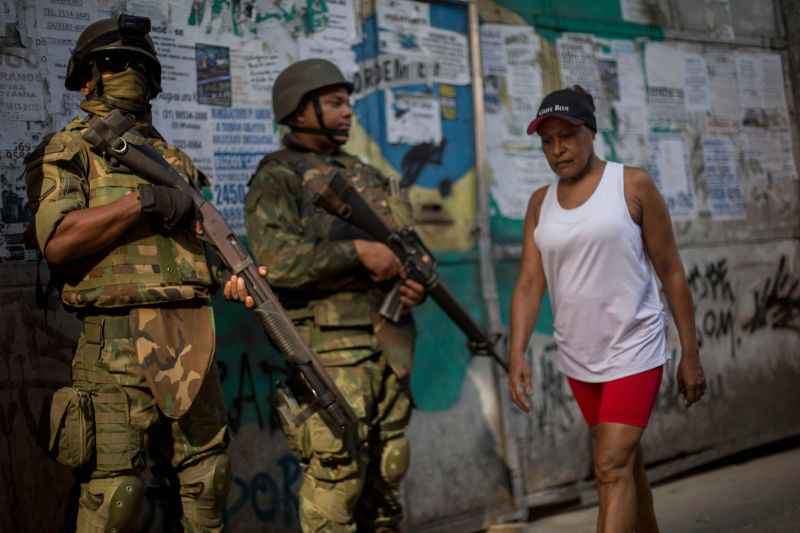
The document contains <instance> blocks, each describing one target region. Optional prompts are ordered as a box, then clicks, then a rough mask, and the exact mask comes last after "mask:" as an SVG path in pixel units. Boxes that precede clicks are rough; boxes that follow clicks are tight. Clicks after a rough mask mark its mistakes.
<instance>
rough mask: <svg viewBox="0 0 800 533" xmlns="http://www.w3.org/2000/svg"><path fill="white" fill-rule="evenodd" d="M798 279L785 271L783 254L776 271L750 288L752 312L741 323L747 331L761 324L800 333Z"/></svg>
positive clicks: (751, 330)
mask: <svg viewBox="0 0 800 533" xmlns="http://www.w3.org/2000/svg"><path fill="white" fill-rule="evenodd" d="M799 286H800V279H798V277H797V276H796V275H794V274H792V273H790V272H788V271H787V267H786V256H785V255H782V256H781V258H780V261H778V266H777V269H776V271H775V274H774V275H772V276H769V277H767V279H765V280H764V283H763V284H762V285H761V287H758V288H756V289H755V290H754V291H753V303H754V310H753V316H752V317H751V318H750V319H749V320H748V321H747V322H745V323H744V325H743V327H744V329H745V331H747V332H748V333H755V332H756V331H758V330H760V329H762V328H767V327H768V328H772V329H786V330H790V331H794V332H795V333H800V291H798V287H799Z"/></svg>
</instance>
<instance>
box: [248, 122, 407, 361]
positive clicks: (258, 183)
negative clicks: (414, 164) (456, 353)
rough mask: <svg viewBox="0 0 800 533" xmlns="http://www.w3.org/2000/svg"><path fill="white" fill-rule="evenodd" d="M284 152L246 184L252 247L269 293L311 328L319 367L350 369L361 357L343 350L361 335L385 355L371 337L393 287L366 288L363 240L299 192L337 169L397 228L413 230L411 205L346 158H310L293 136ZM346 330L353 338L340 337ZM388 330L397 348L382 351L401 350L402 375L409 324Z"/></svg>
mask: <svg viewBox="0 0 800 533" xmlns="http://www.w3.org/2000/svg"><path fill="white" fill-rule="evenodd" d="M284 145H285V146H286V148H285V150H282V151H279V152H275V153H273V154H268V155H267V156H265V157H264V159H263V160H262V161H261V163H260V164H259V166H258V169H257V170H256V173H255V174H254V175H253V177H252V178H251V180H250V186H249V190H248V193H247V198H246V201H245V224H246V227H247V236H248V240H249V242H250V247H251V249H252V251H253V253H254V255H255V257H256V259H257V260H258V262H259V263H260V264H264V265H267V266H268V267H269V277H268V280H269V282H270V285H272V286H273V287H274V288H275V289H276V292H277V293H278V296H279V297H280V299H281V303H282V304H283V305H284V307H285V308H286V309H287V311H288V312H289V314H290V316H292V317H293V318H294V319H295V322H296V323H299V324H303V323H306V322H308V321H309V320H310V321H312V322H313V323H314V326H315V327H314V329H313V332H312V334H311V338H310V344H311V347H312V348H313V349H314V350H316V351H317V352H318V353H319V354H320V356H321V357H322V359H323V361H325V362H326V363H327V364H348V363H352V362H354V361H353V360H352V358H353V357H355V358H357V357H358V355H354V353H356V352H354V351H352V350H351V351H350V352H348V350H350V349H351V348H356V347H363V346H365V344H366V343H365V342H364V339H362V338H360V335H359V333H358V331H359V330H361V331H362V332H364V331H365V332H366V334H367V336H368V337H370V338H371V339H372V340H371V342H372V343H373V347H377V346H375V344H376V343H380V348H381V349H382V350H383V351H384V352H386V350H387V348H389V347H388V346H387V345H385V344H386V343H384V342H383V339H381V338H379V339H378V340H376V339H375V335H374V333H375V330H376V329H380V328H381V324H380V323H379V321H380V320H381V319H380V318H379V317H378V315H377V309H378V308H379V306H380V302H381V301H382V299H383V296H384V295H385V294H386V292H387V291H388V290H389V289H390V288H391V283H389V284H388V285H387V284H381V285H378V284H376V283H375V282H373V281H372V280H371V278H370V276H369V273H368V272H367V270H366V269H365V268H364V267H363V266H362V265H361V262H360V261H359V259H358V255H357V254H356V250H355V245H354V243H353V240H354V239H355V238H367V237H365V236H363V235H360V234H359V233H358V230H357V229H356V228H354V227H352V226H350V225H349V224H347V223H346V222H343V221H341V220H339V219H338V218H336V217H334V216H332V215H329V214H328V213H326V212H324V211H322V210H321V209H319V208H316V207H315V206H314V205H313V203H312V199H311V198H312V196H311V191H310V190H308V189H307V188H304V187H303V174H304V173H305V172H308V171H312V170H313V169H315V168H320V167H322V168H328V167H330V166H335V167H338V168H339V169H341V172H342V174H343V175H344V176H345V177H346V178H347V179H349V180H350V181H351V183H353V185H354V186H355V187H356V188H357V189H358V190H359V192H361V194H362V195H364V197H365V198H366V199H367V201H368V202H369V203H370V204H371V205H372V207H373V208H374V209H375V210H376V211H377V212H378V214H379V215H380V216H381V217H382V218H383V219H384V220H385V221H386V222H387V223H388V224H389V225H390V226H394V227H397V226H399V225H407V224H410V223H411V205H410V203H409V201H408V198H407V197H406V196H405V195H404V194H402V193H401V191H400V189H399V185H398V183H397V181H396V180H394V182H393V180H392V179H390V178H387V177H386V176H384V175H383V174H381V172H380V171H378V170H377V169H375V168H374V167H371V166H369V165H366V164H364V163H362V162H361V160H359V159H358V158H357V157H355V156H352V155H350V154H347V153H345V152H344V151H339V152H338V153H336V154H334V155H330V156H328V155H323V154H320V153H317V152H313V151H311V150H309V149H307V148H305V147H304V146H303V145H301V144H299V143H298V142H297V141H296V140H295V139H294V137H293V136H292V135H291V134H290V135H287V136H286V137H285V138H284ZM347 328H350V330H349V331H345V330H346V329H347ZM300 329H301V332H302V331H303V329H302V328H300ZM337 329H338V332H336V330H337ZM387 329H388V328H387ZM393 329H394V330H396V331H395V333H396V334H395V339H401V340H397V342H395V339H392V340H391V341H387V343H388V342H392V343H393V344H395V345H397V344H398V343H400V344H402V345H403V348H402V349H400V350H399V352H398V353H399V354H400V355H397V357H399V359H405V360H404V361H397V362H398V364H399V365H400V366H403V367H405V368H406V369H407V367H408V366H409V365H410V359H411V354H412V351H413V342H414V329H413V322H412V320H411V318H410V317H408V318H407V320H406V321H404V323H401V325H400V327H399V328H393ZM326 332H327V333H326ZM328 352H330V353H328ZM348 353H349V355H348ZM392 366H393V367H395V368H396V367H397V365H395V364H392Z"/></svg>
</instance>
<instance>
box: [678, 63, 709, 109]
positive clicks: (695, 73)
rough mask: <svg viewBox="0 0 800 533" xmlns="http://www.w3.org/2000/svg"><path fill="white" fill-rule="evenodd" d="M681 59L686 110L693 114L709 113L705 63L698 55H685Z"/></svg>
mask: <svg viewBox="0 0 800 533" xmlns="http://www.w3.org/2000/svg"><path fill="white" fill-rule="evenodd" d="M683 57H684V60H685V63H684V76H685V78H684V79H685V81H684V87H685V96H686V109H687V110H688V111H690V112H693V113H694V112H705V111H710V110H711V84H710V83H709V80H708V69H707V67H706V61H705V59H703V56H701V55H700V54H685V55H684V56H683Z"/></svg>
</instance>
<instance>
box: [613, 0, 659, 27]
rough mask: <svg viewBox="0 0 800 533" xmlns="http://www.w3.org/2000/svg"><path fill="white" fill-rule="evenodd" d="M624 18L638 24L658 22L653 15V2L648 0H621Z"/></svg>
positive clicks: (621, 10)
mask: <svg viewBox="0 0 800 533" xmlns="http://www.w3.org/2000/svg"><path fill="white" fill-rule="evenodd" d="M619 7H620V12H621V13H622V20H627V21H628V22H635V23H636V24H656V22H657V21H656V20H654V17H653V15H652V11H653V3H652V1H648V0H620V1H619Z"/></svg>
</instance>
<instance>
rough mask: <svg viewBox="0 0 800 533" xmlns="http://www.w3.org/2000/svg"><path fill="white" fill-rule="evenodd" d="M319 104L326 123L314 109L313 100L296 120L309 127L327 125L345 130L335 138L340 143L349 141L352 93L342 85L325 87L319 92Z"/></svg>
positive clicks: (326, 126) (300, 124)
mask: <svg viewBox="0 0 800 533" xmlns="http://www.w3.org/2000/svg"><path fill="white" fill-rule="evenodd" d="M319 105H320V108H322V119H323V121H324V122H325V125H324V126H323V125H322V124H320V123H319V121H318V120H317V114H316V112H315V111H314V104H313V102H310V101H309V102H307V103H306V105H305V107H304V108H303V109H302V110H301V111H300V113H298V114H297V119H296V122H297V124H298V125H299V126H304V127H308V128H319V127H325V128H330V129H334V130H343V131H344V132H347V133H344V134H343V135H336V136H334V139H335V140H336V142H337V143H339V144H344V143H346V142H347V138H348V137H349V136H350V123H351V121H352V120H353V107H352V106H351V105H350V93H348V92H347V89H346V88H344V87H342V86H333V87H328V88H323V89H321V90H320V93H319Z"/></svg>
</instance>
